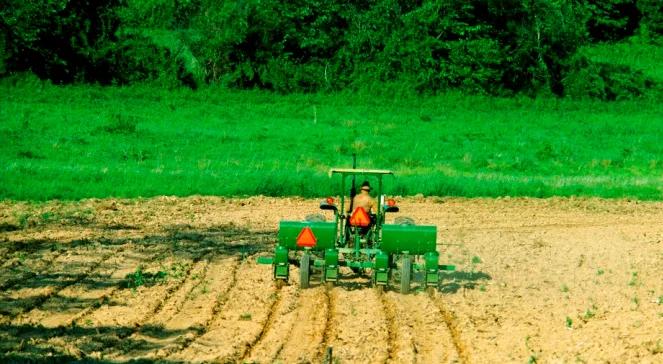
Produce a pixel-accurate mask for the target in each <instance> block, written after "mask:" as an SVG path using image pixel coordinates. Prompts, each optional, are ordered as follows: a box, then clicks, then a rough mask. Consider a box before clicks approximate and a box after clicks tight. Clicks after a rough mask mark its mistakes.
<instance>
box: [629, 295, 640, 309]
mask: <svg viewBox="0 0 663 364" xmlns="http://www.w3.org/2000/svg"><path fill="white" fill-rule="evenodd" d="M631 302H632V303H633V304H634V305H635V308H636V309H637V308H638V307H640V299H639V298H638V296H633V298H631Z"/></svg>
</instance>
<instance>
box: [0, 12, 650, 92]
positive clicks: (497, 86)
mask: <svg viewBox="0 0 663 364" xmlns="http://www.w3.org/2000/svg"><path fill="white" fill-rule="evenodd" d="M0 3H1V4H2V5H0V75H9V74H13V73H16V72H24V71H30V72H33V73H35V74H36V75H38V76H39V77H40V78H43V79H50V80H52V81H53V82H55V83H72V82H90V83H100V84H129V83H135V82H144V81H150V82H158V83H160V84H162V85H164V86H168V87H178V86H181V85H185V86H189V87H192V88H196V87H199V86H201V85H205V84H220V85H223V86H228V87H235V88H262V89H269V90H274V91H277V92H283V93H288V92H318V91H335V90H344V89H350V90H355V89H362V88H367V87H368V88H370V87H380V88H382V87H385V86H384V85H392V86H393V87H399V88H407V89H411V90H415V91H416V92H420V93H435V92H439V91H444V90H449V89H460V90H463V91H467V92H473V93H485V94H495V95H512V94H515V93H525V94H540V93H550V94H554V95H559V96H591V97H598V98H603V99H619V98H625V97H632V96H638V95H640V94H642V93H644V92H646V91H647V89H649V88H652V87H654V81H652V80H651V79H648V78H647V77H646V76H645V75H643V74H642V73H641V72H637V71H634V70H631V69H629V68H628V67H625V66H615V65H611V64H604V63H597V62H592V61H591V60H589V59H587V58H585V57H583V56H582V55H580V54H579V52H577V51H578V49H579V47H581V46H583V45H587V44H591V43H596V42H616V41H620V40H622V39H625V38H628V37H633V36H638V37H639V39H641V40H642V41H651V42H660V41H659V39H660V38H659V37H660V36H661V35H663V1H661V0H428V1H423V0H418V1H417V0H409V1H405V0H344V1H339V0H291V1H281V0H278V1H277V0H96V1H93V0H34V1H22V0H0Z"/></svg>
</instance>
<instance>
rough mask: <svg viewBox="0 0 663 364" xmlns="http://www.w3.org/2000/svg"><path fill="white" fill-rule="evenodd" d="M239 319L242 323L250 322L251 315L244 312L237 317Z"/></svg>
mask: <svg viewBox="0 0 663 364" xmlns="http://www.w3.org/2000/svg"><path fill="white" fill-rule="evenodd" d="M239 319H240V320H242V321H251V314H250V313H248V312H245V313H243V314H241V315H239Z"/></svg>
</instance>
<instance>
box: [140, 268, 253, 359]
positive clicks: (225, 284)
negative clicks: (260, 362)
mask: <svg viewBox="0 0 663 364" xmlns="http://www.w3.org/2000/svg"><path fill="white" fill-rule="evenodd" d="M239 267H240V263H239V260H238V259H237V258H225V259H222V260H220V261H212V262H211V263H210V265H209V267H208V269H207V271H206V275H205V277H204V278H203V283H202V286H201V285H199V286H198V291H195V290H194V291H192V292H190V294H189V295H188V297H187V300H186V301H185V302H184V304H183V307H182V308H181V310H180V311H179V312H178V313H177V314H176V315H174V316H172V317H170V318H168V319H167V320H166V321H165V322H164V323H163V324H162V326H163V329H164V330H167V331H172V332H177V333H179V335H178V336H176V337H175V336H170V337H166V338H165V340H164V341H161V342H160V343H159V347H158V349H157V350H152V351H148V352H146V353H144V354H142V355H140V356H139V357H141V358H146V359H164V358H167V357H168V356H171V355H177V353H179V352H181V351H184V350H186V349H187V348H188V347H189V346H190V345H191V344H192V343H194V342H195V341H196V340H197V339H198V338H199V337H200V336H201V335H203V334H204V333H206V332H207V331H209V328H210V327H211V325H212V323H213V321H214V318H215V317H216V315H217V314H218V313H219V312H220V311H221V310H222V309H223V306H224V305H225V304H226V302H227V300H228V297H229V292H230V291H231V290H232V289H234V287H235V286H236V284H237V272H238V270H239ZM210 296H212V297H213V299H210Z"/></svg>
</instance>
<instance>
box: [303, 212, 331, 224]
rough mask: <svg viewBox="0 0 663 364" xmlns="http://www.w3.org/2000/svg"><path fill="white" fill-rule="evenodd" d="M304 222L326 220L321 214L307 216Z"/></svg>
mask: <svg viewBox="0 0 663 364" xmlns="http://www.w3.org/2000/svg"><path fill="white" fill-rule="evenodd" d="M306 221H308V222H325V221H327V219H326V218H325V215H323V214H309V215H306Z"/></svg>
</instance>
